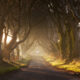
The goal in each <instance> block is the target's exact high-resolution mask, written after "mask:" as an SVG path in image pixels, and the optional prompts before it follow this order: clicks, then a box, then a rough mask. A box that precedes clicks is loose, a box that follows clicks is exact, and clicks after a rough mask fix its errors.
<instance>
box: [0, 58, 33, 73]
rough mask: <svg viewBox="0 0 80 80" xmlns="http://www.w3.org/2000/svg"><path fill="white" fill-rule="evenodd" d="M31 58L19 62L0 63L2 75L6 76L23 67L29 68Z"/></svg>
mask: <svg viewBox="0 0 80 80" xmlns="http://www.w3.org/2000/svg"><path fill="white" fill-rule="evenodd" d="M30 60H31V58H27V59H22V60H20V61H17V62H8V63H7V62H4V61H0V74H4V73H7V72H10V71H14V70H17V69H19V68H21V67H23V66H28V65H29V62H30Z"/></svg>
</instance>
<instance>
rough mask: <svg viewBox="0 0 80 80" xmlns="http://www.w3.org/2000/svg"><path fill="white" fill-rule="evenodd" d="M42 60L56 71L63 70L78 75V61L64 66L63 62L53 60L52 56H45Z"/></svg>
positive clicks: (79, 64)
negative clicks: (56, 69) (55, 68)
mask: <svg viewBox="0 0 80 80" xmlns="http://www.w3.org/2000/svg"><path fill="white" fill-rule="evenodd" d="M44 59H45V60H46V61H47V62H48V63H50V64H51V65H52V66H55V67H57V68H58V69H63V70H66V71H70V72H73V73H80V60H74V61H72V62H70V63H68V64H64V63H65V60H61V59H57V60H55V59H54V57H52V56H45V57H44Z"/></svg>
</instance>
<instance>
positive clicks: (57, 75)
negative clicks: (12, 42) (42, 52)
mask: <svg viewBox="0 0 80 80" xmlns="http://www.w3.org/2000/svg"><path fill="white" fill-rule="evenodd" d="M0 80H80V79H77V78H75V77H73V76H71V75H69V74H68V73H66V72H60V71H58V70H52V68H51V67H49V65H48V64H47V63H46V62H45V61H44V59H43V58H39V57H34V58H33V59H32V61H31V63H30V64H29V66H28V67H24V68H21V69H20V70H18V71H14V72H11V73H9V74H6V75H4V76H1V77H0Z"/></svg>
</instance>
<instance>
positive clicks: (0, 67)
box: [0, 61, 19, 74]
mask: <svg viewBox="0 0 80 80" xmlns="http://www.w3.org/2000/svg"><path fill="white" fill-rule="evenodd" d="M17 69H19V67H18V66H13V65H11V64H8V63H6V62H3V61H0V74H4V73H6V72H9V71H13V70H17Z"/></svg>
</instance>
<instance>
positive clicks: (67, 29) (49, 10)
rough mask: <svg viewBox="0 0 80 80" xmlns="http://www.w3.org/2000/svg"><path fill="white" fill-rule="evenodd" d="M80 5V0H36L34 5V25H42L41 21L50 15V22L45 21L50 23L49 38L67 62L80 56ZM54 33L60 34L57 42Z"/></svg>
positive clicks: (48, 20)
mask: <svg viewBox="0 0 80 80" xmlns="http://www.w3.org/2000/svg"><path fill="white" fill-rule="evenodd" d="M79 5H80V1H79V0H36V3H35V5H34V6H33V12H32V19H33V20H35V22H34V23H33V25H34V26H42V24H41V23H42V22H44V21H45V20H46V19H47V18H48V17H49V18H48V19H47V22H49V23H47V22H46V23H44V24H47V25H48V31H49V32H47V35H48V40H49V42H50V43H51V45H52V46H53V48H56V49H55V50H59V52H60V54H61V55H62V58H63V59H66V60H67V62H69V61H72V60H73V59H79V58H80V49H79V47H80V37H79V35H80V33H79V32H80V27H79V26H80V6H79ZM36 14H37V15H36ZM35 18H36V19H37V20H36V19H35ZM33 20H32V21H33ZM50 24H53V25H50ZM45 28H47V27H45ZM49 29H51V30H49ZM54 31H55V32H54ZM54 35H56V36H58V38H57V39H56V40H57V41H56V42H58V43H55V41H54V39H53V38H54ZM40 43H41V41H40ZM41 45H43V42H42V44H41ZM45 45H46V44H45ZM43 46H44V45H43Z"/></svg>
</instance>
